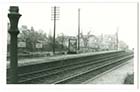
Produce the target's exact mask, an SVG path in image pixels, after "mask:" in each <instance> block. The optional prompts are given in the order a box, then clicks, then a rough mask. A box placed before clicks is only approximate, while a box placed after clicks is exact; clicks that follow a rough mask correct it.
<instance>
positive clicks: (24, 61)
mask: <svg viewBox="0 0 140 92" xmlns="http://www.w3.org/2000/svg"><path fill="white" fill-rule="evenodd" d="M115 51H116V50H112V51H101V52H90V53H81V54H67V55H57V56H46V57H35V58H26V59H20V60H18V66H26V65H32V64H39V63H44V62H52V61H56V60H65V59H70V58H76V57H82V56H89V55H96V54H103V53H110V52H115ZM9 63H10V61H7V68H9Z"/></svg>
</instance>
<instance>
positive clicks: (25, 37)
mask: <svg viewBox="0 0 140 92" xmlns="http://www.w3.org/2000/svg"><path fill="white" fill-rule="evenodd" d="M20 31H21V33H20V35H19V39H20V40H22V41H25V42H26V48H27V49H28V50H30V51H35V50H36V43H37V42H38V41H41V42H45V41H47V36H46V34H45V33H43V31H39V32H38V31H35V30H34V28H33V27H31V29H28V28H27V26H25V25H24V26H22V27H21V28H20Z"/></svg>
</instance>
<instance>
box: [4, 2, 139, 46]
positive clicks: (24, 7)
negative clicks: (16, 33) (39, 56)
mask: <svg viewBox="0 0 140 92" xmlns="http://www.w3.org/2000/svg"><path fill="white" fill-rule="evenodd" d="M15 5H18V6H19V13H20V14H22V16H21V18H20V20H19V28H20V27H21V26H22V25H27V26H28V28H31V26H33V27H34V29H35V30H37V31H39V30H43V31H44V32H45V33H47V34H48V33H52V34H53V27H54V24H53V21H52V20H51V8H52V7H53V6H57V7H59V8H60V9H59V10H60V11H59V14H60V16H59V20H57V21H56V34H60V33H64V34H65V35H69V36H76V35H77V33H78V9H80V29H81V32H83V33H84V34H87V32H89V31H91V33H92V34H93V35H101V34H102V33H103V34H115V33H116V31H117V28H118V36H119V40H122V41H124V42H126V43H127V44H128V45H129V47H130V48H133V47H134V45H135V43H136V40H137V4H136V3H22V4H15ZM8 8H9V6H7V8H5V9H7V10H8ZM7 13H8V11H7ZM7 21H8V18H7Z"/></svg>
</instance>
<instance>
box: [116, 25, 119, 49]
mask: <svg viewBox="0 0 140 92" xmlns="http://www.w3.org/2000/svg"><path fill="white" fill-rule="evenodd" d="M118 31H119V27H117V32H116V49H117V50H118V49H119V38H118Z"/></svg>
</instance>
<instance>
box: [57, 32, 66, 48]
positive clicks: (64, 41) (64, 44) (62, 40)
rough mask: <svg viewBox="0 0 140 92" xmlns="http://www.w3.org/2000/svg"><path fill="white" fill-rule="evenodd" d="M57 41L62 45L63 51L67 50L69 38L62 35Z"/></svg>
mask: <svg viewBox="0 0 140 92" xmlns="http://www.w3.org/2000/svg"><path fill="white" fill-rule="evenodd" d="M56 41H57V42H58V44H60V45H61V49H65V47H66V42H67V37H66V36H65V35H64V34H63V33H61V34H59V35H58V36H57V38H56Z"/></svg>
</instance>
